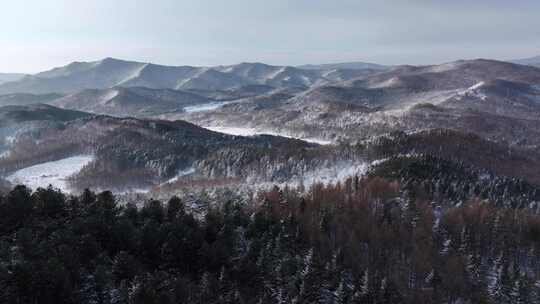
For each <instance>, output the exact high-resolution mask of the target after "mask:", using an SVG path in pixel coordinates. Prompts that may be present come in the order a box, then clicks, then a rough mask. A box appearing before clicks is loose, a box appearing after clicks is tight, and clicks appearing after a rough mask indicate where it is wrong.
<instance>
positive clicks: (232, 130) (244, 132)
mask: <svg viewBox="0 0 540 304" xmlns="http://www.w3.org/2000/svg"><path fill="white" fill-rule="evenodd" d="M204 128H206V129H208V130H211V131H214V132H219V133H225V134H230V135H237V136H255V135H262V134H266V135H274V136H281V137H287V138H294V139H300V140H303V141H306V142H310V143H315V144H319V145H330V144H332V142H331V141H328V140H324V139H318V138H300V137H294V136H291V135H289V134H284V133H279V132H274V131H269V130H260V129H255V128H239V127H204Z"/></svg>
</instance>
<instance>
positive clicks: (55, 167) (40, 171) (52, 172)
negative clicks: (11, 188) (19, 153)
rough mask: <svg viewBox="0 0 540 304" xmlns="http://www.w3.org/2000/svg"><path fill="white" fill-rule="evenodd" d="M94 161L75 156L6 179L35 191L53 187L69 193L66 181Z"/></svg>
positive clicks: (25, 170)
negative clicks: (40, 188)
mask: <svg viewBox="0 0 540 304" xmlns="http://www.w3.org/2000/svg"><path fill="white" fill-rule="evenodd" d="M92 160H94V157H93V156H90V155H80V156H73V157H69V158H64V159H61V160H57V161H52V162H47V163H42V164H39V165H35V166H32V167H27V168H24V169H21V170H18V171H16V172H15V173H13V174H11V175H9V176H8V177H7V178H6V179H7V180H8V181H9V182H11V183H13V184H25V185H27V186H28V187H30V188H32V189H34V190H35V189H37V188H39V187H42V188H44V187H48V186H49V185H52V186H53V187H55V188H58V189H61V190H62V191H68V192H69V190H70V189H69V186H68V184H67V180H66V179H67V178H68V177H70V176H71V175H73V174H75V173H77V172H79V171H80V170H81V169H82V168H84V166H86V165H87V164H89V163H90V162H91V161H92Z"/></svg>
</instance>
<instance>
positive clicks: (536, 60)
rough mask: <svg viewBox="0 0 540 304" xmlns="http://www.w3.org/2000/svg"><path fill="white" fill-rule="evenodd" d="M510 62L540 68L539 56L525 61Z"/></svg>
mask: <svg viewBox="0 0 540 304" xmlns="http://www.w3.org/2000/svg"><path fill="white" fill-rule="evenodd" d="M512 62H513V63H517V64H523V65H532V66H535V67H539V68H540V56H536V57H531V58H525V59H518V60H512Z"/></svg>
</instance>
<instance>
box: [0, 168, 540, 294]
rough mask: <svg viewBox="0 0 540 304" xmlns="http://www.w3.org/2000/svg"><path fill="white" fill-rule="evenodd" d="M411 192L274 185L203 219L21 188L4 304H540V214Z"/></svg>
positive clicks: (1, 227) (4, 275)
mask: <svg viewBox="0 0 540 304" xmlns="http://www.w3.org/2000/svg"><path fill="white" fill-rule="evenodd" d="M404 182H405V181H404V180H402V181H399V180H396V179H394V180H392V179H385V178H381V177H377V176H368V177H364V178H358V177H354V178H350V179H347V180H346V181H344V182H343V183H338V184H335V185H326V186H325V185H322V184H318V185H314V186H312V187H311V189H309V190H305V191H299V190H297V189H290V188H288V187H286V188H283V189H280V188H278V187H274V188H273V189H272V190H270V191H266V192H261V193H260V194H259V195H258V196H257V198H256V199H254V200H252V201H250V202H247V203H246V202H244V203H239V202H235V201H233V200H230V201H224V202H220V203H219V204H216V205H215V206H214V207H212V208H209V210H207V212H206V213H205V214H204V215H203V216H195V215H194V214H193V213H191V212H188V211H187V208H186V206H185V204H184V202H183V201H182V200H181V199H180V198H178V197H172V198H171V199H170V200H168V201H167V202H161V201H157V200H148V201H145V202H133V203H128V204H120V203H119V202H118V201H117V200H116V199H115V196H114V195H113V194H112V193H111V192H102V193H93V192H91V191H88V190H86V191H84V192H83V193H82V194H81V195H79V196H67V195H65V194H63V193H61V192H60V191H58V190H55V189H53V188H48V189H38V190H36V191H34V192H31V191H30V190H29V189H28V188H26V187H25V186H17V187H15V188H13V189H12V190H10V191H8V192H6V193H5V194H3V195H2V197H1V198H0V259H1V260H0V302H1V303H537V302H538V301H540V255H539V250H540V216H538V215H537V214H535V212H532V211H531V209H528V208H518V207H512V206H505V205H504V204H503V205H500V204H493V203H490V202H489V201H488V200H486V199H482V198H481V196H474V195H473V196H469V197H468V198H467V199H465V200H463V201H460V202H459V203H457V204H456V203H450V201H451V200H452V198H451V196H450V195H449V194H448V193H452V191H447V190H446V188H447V187H448V186H445V185H444V183H443V184H442V186H439V188H440V189H438V190H437V191H436V192H437V194H436V195H437V196H436V197H435V196H434V193H435V191H429V189H430V187H427V186H426V185H422V184H415V183H412V182H407V185H404V184H403V183H404ZM443 188H445V189H443ZM426 189H428V190H426ZM448 189H450V188H448ZM508 195H510V194H508ZM443 197H446V198H447V199H443ZM434 199H436V200H434ZM135 203H137V204H138V205H139V206H136V205H135Z"/></svg>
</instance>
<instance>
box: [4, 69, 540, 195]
mask: <svg viewBox="0 0 540 304" xmlns="http://www.w3.org/2000/svg"><path fill="white" fill-rule="evenodd" d="M0 92H2V94H0V171H1V170H4V171H5V172H4V173H3V175H6V174H9V173H11V172H14V171H15V170H18V169H20V168H24V167H28V166H32V165H34V164H39V163H40V162H48V161H55V160H60V159H63V158H65V157H71V156H76V155H87V154H92V155H94V156H95V157H96V158H95V161H93V163H92V165H91V166H90V167H88V168H86V169H84V170H83V171H82V172H81V174H80V175H78V176H77V178H76V180H77V181H76V183H78V185H79V186H81V187H83V186H96V187H101V186H103V185H114V186H115V187H117V188H118V189H121V188H122V187H123V186H124V185H130V186H134V187H138V186H141V187H146V188H148V187H151V186H159V185H160V184H161V183H163V182H165V181H167V180H169V179H171V178H174V177H175V176H176V175H177V174H178V172H183V171H185V170H187V171H191V170H192V169H193V170H195V171H196V172H197V174H198V175H199V176H201V177H203V178H242V179H244V180H248V179H251V180H264V181H286V180H290V179H291V178H297V177H299V176H305V175H306V174H307V173H309V172H311V173H313V172H315V171H314V170H319V169H321V170H322V169H324V167H325V166H326V167H327V165H328V166H330V165H329V164H332V165H331V166H332V168H334V169H335V168H338V169H340V168H342V166H346V167H351V166H353V165H354V164H358V163H357V161H358V159H359V157H360V156H359V155H360V154H361V155H364V154H362V153H365V151H364V152H360V150H355V149H356V148H354V149H352V148H351V149H352V150H349V148H346V147H347V146H348V144H351V143H357V144H359V145H356V146H354V147H362V149H368V150H369V149H371V148H370V147H372V143H373V141H375V140H377V139H378V138H381V136H390V138H391V139H392V138H394V137H393V135H391V134H394V133H396V132H398V133H403V134H406V135H407V136H406V137H405V138H409V139H410V138H412V137H414V134H423V135H422V136H420V137H414V138H415V140H418V141H420V143H418V144H414V147H413V148H411V149H409V150H404V151H399V152H398V153H413V152H415V151H416V152H418V151H424V150H426V151H428V152H429V153H432V154H433V153H435V154H436V151H438V150H437V149H443V146H442V144H440V143H439V142H444V141H448V143H445V145H448V147H447V148H445V149H450V147H451V146H452V145H454V144H461V145H467V146H468V147H472V145H474V149H473V150H474V151H473V152H471V154H474V153H480V154H479V155H480V156H479V157H476V155H474V156H475V157H472V156H471V157H469V156H468V155H461V156H460V159H462V160H468V161H469V162H470V163H471V164H473V165H475V166H479V167H481V168H489V169H490V170H491V169H493V168H495V167H496V169H497V170H498V172H499V173H500V174H503V175H505V176H512V177H514V176H515V177H519V178H526V179H527V180H529V181H532V182H535V183H540V176H539V174H538V173H536V172H539V171H538V170H537V169H538V168H539V167H540V160H539V158H540V130H539V128H538V125H539V124H540V69H539V68H536V67H533V66H527V65H523V64H515V63H510V62H502V61H495V60H486V59H477V60H460V61H455V62H450V63H445V64H440V65H430V66H410V65H403V66H393V67H382V66H373V65H370V64H367V65H363V64H362V63H352V64H338V65H320V66H308V67H283V66H271V65H266V64H262V63H241V64H237V65H231V66H218V67H211V68H210V67H189V66H184V67H167V66H160V65H154V64H148V63H138V62H130V61H122V60H117V59H111V58H108V59H104V60H101V61H96V62H80V63H72V64H69V65H67V66H65V67H61V68H56V69H53V70H50V71H46V72H42V73H38V74H35V75H27V76H24V77H23V78H21V79H19V80H15V81H11V82H7V83H4V84H0ZM45 104H46V105H45ZM6 105H9V106H7V107H3V108H1V106H6ZM201 127H206V128H211V129H214V130H220V131H223V132H229V133H231V135H224V134H219V133H216V132H211V131H210V130H207V129H204V128H201ZM232 129H236V131H234V132H238V133H234V132H233V131H231V130H232ZM227 130H229V131H227ZM246 130H249V132H247V131H246ZM253 130H254V131H253ZM434 130H444V131H443V133H440V134H439V133H437V132H438V131H437V132H435V131H434ZM433 132H435V133H433ZM260 133H270V134H281V135H283V136H286V137H294V138H303V139H317V140H319V141H318V142H320V143H323V142H326V143H327V142H331V143H343V144H345V145H344V146H341V145H330V146H327V147H321V146H317V145H314V144H309V143H307V142H303V141H300V140H294V139H285V138H276V137H265V136H258V137H255V138H245V137H243V136H237V135H249V134H260ZM232 134H234V135H232ZM389 134H390V135H389ZM441 134H442V135H441ZM464 134H474V136H475V137H470V136H469V135H464ZM399 138H402V137H401V136H400V137H399ZM430 138H437V142H434V143H430V146H429V149H428V148H427V147H425V141H426V140H427V139H430ZM407 140H408V139H407ZM344 147H345V148H344ZM482 147H491V148H489V149H491V150H489V151H487V150H486V151H483V152H482ZM342 149H344V150H342ZM471 149H472V148H471ZM434 151H435V152H434ZM490 151H491V152H490ZM493 151H497V153H495V154H494V152H493ZM500 151H511V152H508V155H506V154H505V155H500V154H501V153H500ZM379 152H380V151H378V152H377V153H379ZM458 152H459V151H458ZM359 153H360V154H359ZM366 153H367V152H366ZM370 153H371V152H370ZM456 153H457V152H456ZM505 153H506V152H505ZM454 154H455V153H452V154H448V155H447V157H449V158H451V157H452V155H454ZM2 155H3V156H2ZM6 155H7V156H6ZM377 155H379V154H377ZM516 155H519V158H515V156H516ZM488 156H489V157H490V158H486V157H488ZM385 157H386V156H385ZM484 158H486V159H488V161H484ZM500 158H504V161H500V165H499V159H500ZM528 158H529V160H527V159H528ZM299 163H300V164H302V165H298V164H299ZM494 164H497V166H495V165H494ZM528 164H533V165H531V166H530V168H529V167H528ZM261 166H262V167H261ZM340 166H341V167H340ZM336 170H337V169H336ZM311 173H310V174H311ZM313 174H315V173H313ZM0 175H2V172H0Z"/></svg>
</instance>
